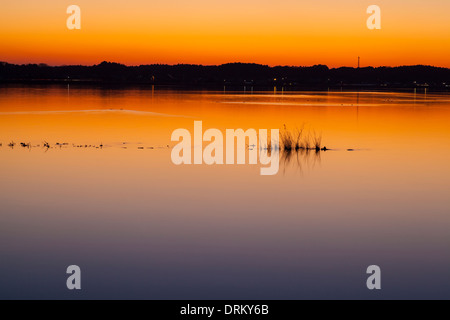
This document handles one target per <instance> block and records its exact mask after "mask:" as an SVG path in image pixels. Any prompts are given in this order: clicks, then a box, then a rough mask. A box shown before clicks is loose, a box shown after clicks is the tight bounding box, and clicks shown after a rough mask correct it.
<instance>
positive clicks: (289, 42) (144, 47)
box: [0, 0, 450, 67]
mask: <svg viewBox="0 0 450 320" xmlns="http://www.w3.org/2000/svg"><path fill="white" fill-rule="evenodd" d="M71 4H77V5H79V6H80V8H81V30H68V29H67V27H66V19H67V17H68V14H66V8H67V7H68V6H69V5H71ZM371 4H377V5H379V6H380V7H381V18H382V22H381V27H382V29H381V30H368V29H367V27H366V20H367V18H368V16H369V15H368V14H367V13H366V9H367V7H368V6H369V5H371ZM449 15H450V0H408V1H405V0H370V1H366V0H340V1H335V0H247V1H243V0H227V1H217V0H189V1H187V0H114V1H113V0H109V1H107V0H95V1H93V0H73V1H61V0H58V1H56V0H40V1H36V0H14V1H8V2H3V3H2V5H1V10H0V48H1V49H0V61H7V62H10V63H47V64H50V65H61V64H89V65H91V64H97V63H100V62H101V61H103V60H108V61H115V62H120V63H124V64H127V65H139V64H152V63H168V64H176V63H195V64H221V63H227V62H255V63H261V64H268V65H314V64H327V65H328V66H330V67H337V66H356V64H357V57H358V56H361V65H362V66H366V65H371V66H381V65H387V66H395V65H412V64H427V65H435V66H442V67H450V59H449V57H450V19H449V18H448V17H449Z"/></svg>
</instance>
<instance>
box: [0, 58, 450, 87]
mask: <svg viewBox="0 0 450 320" xmlns="http://www.w3.org/2000/svg"><path fill="white" fill-rule="evenodd" d="M0 82H3V83H10V82H20V83H28V82H56V83H58V82H78V83H109V84H159V85H183V86H194V87H204V86H223V85H226V86H255V87H258V86H262V87H273V86H277V87H278V86H280V87H281V86H282V87H311V88H318V89H320V88H326V87H345V86H350V87H351V86H357V87H378V88H384V87H388V88H392V87H396V88H403V87H407V88H409V87H431V88H436V89H445V90H447V89H449V88H450V69H447V68H438V67H432V66H422V65H418V66H401V67H377V68H374V67H365V68H348V67H341V68H333V69H330V68H328V67H327V66H325V65H315V66H311V67H295V66H276V67H269V66H266V65H259V64H251V63H227V64H223V65H219V66H203V65H188V64H178V65H163V64H154V65H141V66H125V65H122V64H119V63H113V62H106V61H105V62H102V63H100V64H98V65H93V66H81V65H71V66H48V65H45V64H27V65H15V64H9V63H6V62H1V63H0Z"/></svg>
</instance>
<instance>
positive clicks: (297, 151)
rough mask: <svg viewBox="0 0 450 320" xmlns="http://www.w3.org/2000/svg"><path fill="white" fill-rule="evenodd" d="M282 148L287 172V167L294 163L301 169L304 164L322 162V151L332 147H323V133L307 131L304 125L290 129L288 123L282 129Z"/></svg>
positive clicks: (309, 164)
mask: <svg viewBox="0 0 450 320" xmlns="http://www.w3.org/2000/svg"><path fill="white" fill-rule="evenodd" d="M280 150H281V155H280V162H281V165H282V166H283V168H284V169H283V171H284V172H285V170H286V168H287V167H289V166H290V165H292V164H295V165H296V166H297V167H298V168H299V170H300V171H302V167H303V166H307V167H309V168H311V167H314V166H315V165H316V164H317V163H320V160H321V152H322V151H327V150H330V149H328V148H327V147H325V146H323V147H322V134H318V133H316V132H315V131H313V132H312V133H311V132H306V130H305V126H304V125H303V126H302V127H300V128H296V129H295V130H294V131H291V130H288V128H287V127H286V125H283V129H282V130H281V131H280ZM294 159H295V161H294Z"/></svg>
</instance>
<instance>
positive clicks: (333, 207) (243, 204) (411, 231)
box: [0, 86, 450, 299]
mask: <svg viewBox="0 0 450 320" xmlns="http://www.w3.org/2000/svg"><path fill="white" fill-rule="evenodd" d="M194 120H201V121H203V128H204V129H208V128H218V129H220V130H225V129H226V128H231V129H236V128H242V129H248V128H255V129H260V128H266V129H271V128H283V126H284V125H286V127H287V128H290V129H292V130H294V129H295V128H300V127H304V128H306V130H307V131H308V132H316V133H317V134H321V135H322V143H323V145H325V146H327V147H328V148H331V149H332V150H330V151H325V152H320V153H319V154H316V153H315V152H311V153H308V154H306V153H299V154H297V153H296V154H294V155H292V156H291V157H289V158H288V159H286V158H283V157H282V158H281V160H280V161H281V162H280V170H279V172H278V174H276V175H274V176H261V175H260V174H259V169H260V165H213V166H208V165H205V164H203V165H190V166H189V165H182V166H176V165H174V164H173V163H172V161H171V149H172V147H173V146H174V145H175V143H174V142H171V141H170V135H171V133H172V131H173V130H175V129H177V128H186V129H189V130H191V131H192V132H193V123H194ZM449 123H450V97H449V96H448V94H445V93H444V94H429V93H428V94H425V93H424V92H417V93H414V92H409V93H367V92H359V93H358V92H302V93H299V92H297V93H295V92H283V94H282V93H281V92H280V91H277V92H259V93H258V92H253V93H252V92H250V91H247V92H246V93H245V94H244V93H238V92H211V91H198V92H192V91H191V92H185V91H176V90H162V89H158V88H153V89H152V88H145V89H101V88H90V89H88V88H72V87H70V88H68V87H47V86H43V87H36V86H35V87H3V88H0V128H1V129H0V143H2V146H1V147H0V177H1V183H0V298H2V299H10V298H27V299H28V298H29V299H35V298H41V299H42V298H44V299H47V298H64V299H65V298H143V299H304V298H320V299H322V298H333V299H344V298H368V299H371V298H374V299H379V298H384V299H388V298H401V299H406V298H445V299H448V298H450V253H449V252H450V251H449V244H450V232H449V230H450V211H449V207H450V206H449V205H450V202H449V197H448V195H449V191H450V170H449V165H448V164H449V163H450V151H449V150H450V149H449V146H450V145H449V142H450V129H449ZM223 132H224V131H223ZM12 141H14V142H15V143H16V145H15V146H14V147H9V146H8V144H10V143H11V142H12ZM20 142H23V143H26V144H28V143H29V144H30V147H22V146H21V145H20ZM44 142H47V143H48V144H49V145H50V148H46V147H44ZM100 146H101V147H100ZM348 149H353V150H354V151H347V150H348ZM71 264H76V265H79V266H80V267H81V270H82V290H81V291H77V292H74V291H69V290H67V288H66V285H65V284H66V277H67V275H66V273H65V270H66V268H67V266H69V265H71ZM372 264H376V265H379V266H380V267H381V270H382V289H381V290H379V291H370V290H368V289H367V288H366V279H367V276H368V275H366V268H367V267H368V266H369V265H372Z"/></svg>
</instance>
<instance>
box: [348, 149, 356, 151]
mask: <svg viewBox="0 0 450 320" xmlns="http://www.w3.org/2000/svg"><path fill="white" fill-rule="evenodd" d="M347 151H355V149H347Z"/></svg>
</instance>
